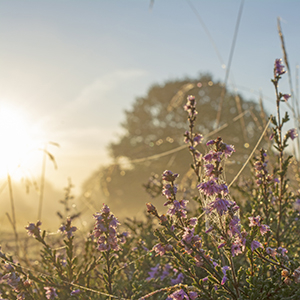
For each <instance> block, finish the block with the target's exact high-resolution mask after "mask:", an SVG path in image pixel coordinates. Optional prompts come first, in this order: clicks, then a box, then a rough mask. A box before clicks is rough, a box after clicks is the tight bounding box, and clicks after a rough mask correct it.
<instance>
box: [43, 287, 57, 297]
mask: <svg viewBox="0 0 300 300" xmlns="http://www.w3.org/2000/svg"><path fill="white" fill-rule="evenodd" d="M44 289H45V290H46V298H47V299H54V298H56V297H58V295H57V294H56V289H55V288H54V287H44Z"/></svg>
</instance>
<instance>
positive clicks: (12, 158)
mask: <svg viewBox="0 0 300 300" xmlns="http://www.w3.org/2000/svg"><path fill="white" fill-rule="evenodd" d="M31 133H32V131H31V128H30V127H29V124H28V123H27V122H26V120H25V118H24V116H23V114H22V111H19V110H17V109H12V108H10V107H9V106H5V105H3V104H1V105H0V139H1V143H0V177H2V178H3V177H6V176H7V173H9V174H10V175H12V176H13V177H14V179H20V178H21V177H22V172H21V167H22V166H21V164H22V162H23V160H24V159H26V155H28V154H29V152H30V150H32V149H33V147H34V144H35V142H34V140H33V138H32V134H31ZM16 177H17V178H16Z"/></svg>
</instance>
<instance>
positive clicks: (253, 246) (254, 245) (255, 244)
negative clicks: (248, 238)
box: [251, 240, 263, 251]
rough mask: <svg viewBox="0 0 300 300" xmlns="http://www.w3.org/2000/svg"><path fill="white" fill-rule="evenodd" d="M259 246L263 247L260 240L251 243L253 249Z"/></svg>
mask: <svg viewBox="0 0 300 300" xmlns="http://www.w3.org/2000/svg"><path fill="white" fill-rule="evenodd" d="M257 248H263V246H262V244H261V243H260V242H258V241H255V240H253V241H252V243H251V250H252V251H254V250H256V249H257Z"/></svg>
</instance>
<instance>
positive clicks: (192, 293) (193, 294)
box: [189, 291, 198, 300]
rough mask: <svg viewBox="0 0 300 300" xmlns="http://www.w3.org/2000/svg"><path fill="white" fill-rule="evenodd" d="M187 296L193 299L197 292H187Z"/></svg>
mask: <svg viewBox="0 0 300 300" xmlns="http://www.w3.org/2000/svg"><path fill="white" fill-rule="evenodd" d="M189 297H190V299H191V300H195V299H197V297H198V294H197V293H196V292H193V291H192V292H189Z"/></svg>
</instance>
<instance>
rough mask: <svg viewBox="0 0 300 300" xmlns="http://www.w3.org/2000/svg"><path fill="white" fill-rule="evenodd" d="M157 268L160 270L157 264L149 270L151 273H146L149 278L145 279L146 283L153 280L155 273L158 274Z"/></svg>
mask: <svg viewBox="0 0 300 300" xmlns="http://www.w3.org/2000/svg"><path fill="white" fill-rule="evenodd" d="M159 268H160V265H159V264H157V265H156V266H155V267H153V268H150V269H151V271H150V272H148V274H149V277H147V278H146V280H147V281H150V280H151V279H154V278H155V276H156V274H157V272H158V270H159Z"/></svg>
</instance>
